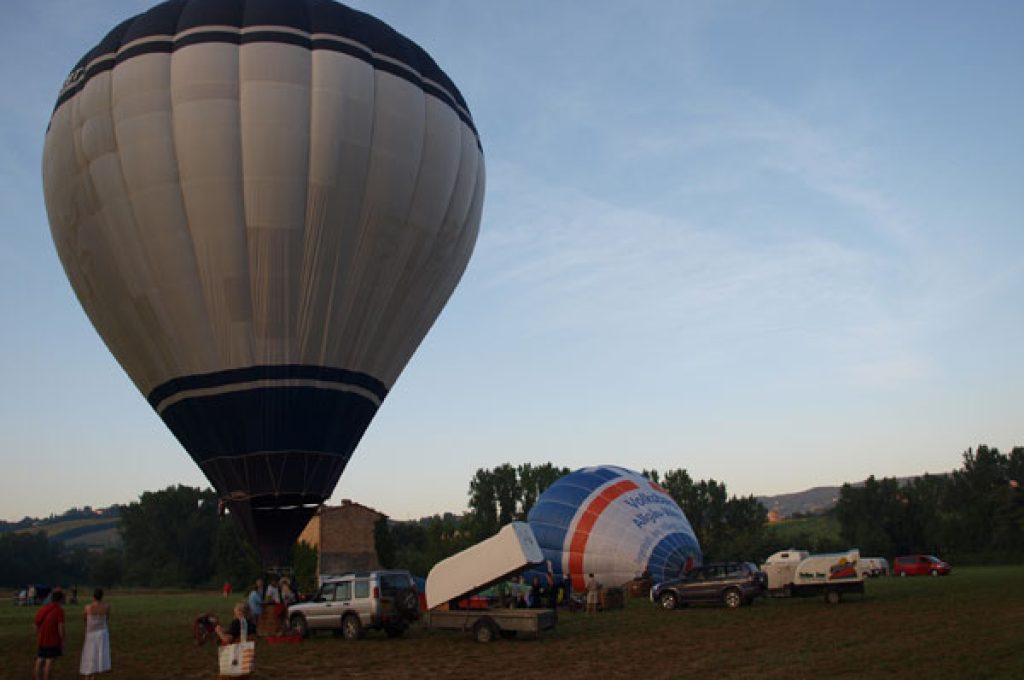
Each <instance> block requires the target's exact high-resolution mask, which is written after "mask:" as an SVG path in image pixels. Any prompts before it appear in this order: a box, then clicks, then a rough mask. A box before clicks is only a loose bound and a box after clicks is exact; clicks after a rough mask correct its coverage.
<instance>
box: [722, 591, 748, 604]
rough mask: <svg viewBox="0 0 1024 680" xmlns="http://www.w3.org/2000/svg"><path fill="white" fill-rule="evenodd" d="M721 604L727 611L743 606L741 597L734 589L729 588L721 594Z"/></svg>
mask: <svg viewBox="0 0 1024 680" xmlns="http://www.w3.org/2000/svg"><path fill="white" fill-rule="evenodd" d="M722 603H723V604H725V606H726V607H728V608H729V609H736V608H738V607H741V606H743V595H741V594H740V591H738V590H736V589H735V588H729V590H727V591H725V592H724V593H722Z"/></svg>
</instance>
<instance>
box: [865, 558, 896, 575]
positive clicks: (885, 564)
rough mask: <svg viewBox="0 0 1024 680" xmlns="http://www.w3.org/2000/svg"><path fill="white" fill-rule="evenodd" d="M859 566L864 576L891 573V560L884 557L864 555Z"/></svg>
mask: <svg viewBox="0 0 1024 680" xmlns="http://www.w3.org/2000/svg"><path fill="white" fill-rule="evenodd" d="M857 568H858V569H859V570H860V572H861V573H862V574H863V575H864V576H870V577H872V578H875V577H878V576H888V575H889V560H887V559H885V558H884V557H862V558H860V562H859V563H858V565H857Z"/></svg>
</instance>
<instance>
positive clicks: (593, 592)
mask: <svg viewBox="0 0 1024 680" xmlns="http://www.w3.org/2000/svg"><path fill="white" fill-rule="evenodd" d="M600 598H601V584H600V583H598V582H597V579H596V578H594V575H593V574H589V575H588V576H587V614H596V613H597V603H598V601H599V600H600Z"/></svg>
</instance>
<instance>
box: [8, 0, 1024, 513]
mask: <svg viewBox="0 0 1024 680" xmlns="http://www.w3.org/2000/svg"><path fill="white" fill-rule="evenodd" d="M151 4H153V3H152V2H150V1H148V0H142V1H136V0H34V1H33V2H25V3H15V4H13V5H12V6H11V7H8V8H7V9H6V11H5V20H4V23H3V25H2V26H0V82H3V83H4V87H3V88H2V89H0V229H2V234H3V238H2V239H0V318H2V319H3V323H2V325H0V377H2V381H0V469H2V473H0V519H7V520H15V519H20V518H21V517H23V516H25V515H29V516H46V515H48V514H50V513H59V512H62V511H63V510H65V509H67V508H70V507H72V506H84V505H91V506H93V507H103V506H106V505H110V504H113V503H127V502H131V501H133V500H137V498H138V496H139V495H140V494H141V493H142V492H143V491H153V490H158V489H163V488H166V487H167V486H170V485H174V484H187V485H191V486H206V485H207V482H206V480H205V478H204V477H203V476H202V473H201V472H200V471H199V469H198V467H196V466H195V464H194V463H193V462H192V460H191V459H190V458H189V457H188V455H187V454H186V453H185V452H184V450H183V449H182V448H181V446H180V445H179V444H178V442H177V440H176V439H175V438H174V437H173V436H172V435H171V434H170V432H169V431H168V430H167V429H166V428H165V427H164V425H163V423H162V422H161V421H160V419H159V418H158V416H157V415H156V414H155V413H154V412H153V411H152V409H151V408H150V407H149V405H148V404H147V403H146V401H145V399H144V398H143V397H142V395H141V394H140V393H139V392H138V390H137V389H136V388H135V387H134V385H133V384H132V382H131V381H130V380H129V379H128V377H127V376H126V375H125V374H124V373H123V372H122V370H121V368H120V367H119V365H118V364H117V362H116V361H114V359H113V358H112V357H111V356H110V354H109V352H108V351H107V349H106V347H105V346H104V345H103V343H102V341H101V340H100V339H99V337H98V335H97V334H96V332H95V331H94V330H93V328H92V326H91V324H90V322H89V321H88V319H87V318H86V316H85V314H84V312H83V311H82V309H81V307H80V306H79V304H78V302H77V300H76V299H75V296H74V294H73V292H72V290H71V287H70V285H69V284H68V282H67V280H66V278H65V276H64V273H63V270H62V268H61V266H60V263H59V261H58V259H57V255H56V251H55V249H54V246H53V242H52V240H51V237H50V233H49V226H48V222H47V217H46V210H45V206H44V203H43V197H42V180H41V172H40V165H41V156H42V147H43V136H44V133H45V129H46V124H47V121H48V119H49V115H50V112H51V110H52V107H53V104H54V101H55V99H56V94H57V91H58V89H59V87H60V85H61V83H62V82H63V80H64V78H65V77H66V75H67V72H68V71H69V70H70V69H71V67H72V66H73V65H74V64H75V62H76V61H77V60H78V59H79V58H80V57H81V55H82V54H84V53H85V52H86V51H87V50H88V49H90V48H91V47H92V46H93V45H94V44H95V43H96V42H98V41H99V39H100V38H101V37H102V36H103V35H104V34H105V33H106V32H107V31H108V30H109V29H110V28H111V27H112V26H114V25H115V24H116V23H118V22H119V21H120V20H122V19H124V18H127V17H128V16H131V15H133V14H136V13H138V12H140V11H143V10H144V9H146V8H147V7H148V6H150V5H151ZM349 4H351V5H352V6H354V7H356V8H358V9H362V10H365V11H368V12H370V13H371V14H374V15H375V16H377V17H379V18H381V19H383V20H384V21H386V22H387V23H389V24H391V25H392V26H393V27H394V28H396V29H397V30H399V31H400V32H402V33H403V34H405V35H406V36H408V37H410V38H412V39H413V40H415V41H416V42H417V43H419V44H420V45H421V46H422V47H424V48H425V49H426V50H427V51H428V52H429V53H430V54H431V55H432V56H433V57H434V59H435V60H436V61H437V63H438V64H439V65H440V66H441V68H442V69H444V70H445V72H446V73H447V74H448V75H449V76H450V77H451V78H452V80H453V81H454V82H455V83H456V85H457V86H458V87H459V89H460V91H461V92H462V94H463V95H464V97H465V99H466V100H467V102H468V104H469V108H470V110H471V111H472V114H473V117H474V120H475V123H476V125H477V128H478V130H479V132H480V136H481V141H482V144H483V149H484V154H485V162H486V165H487V175H488V177H487V182H488V186H487V194H486V198H485V202H484V212H483V219H482V222H481V227H480V237H479V241H478V243H477V246H476V251H475V253H474V255H473V257H472V259H471V260H470V264H469V267H468V269H467V271H466V274H465V276H464V278H463V279H462V282H461V283H460V285H459V287H458V289H457V290H456V292H455V294H454V295H453V296H452V298H451V300H450V301H449V303H448V305H447V307H446V308H445V310H444V311H443V312H442V314H441V316H440V317H439V319H438V321H437V322H436V324H435V325H434V327H433V329H432V330H431V332H430V333H429V334H428V335H427V337H426V339H425V340H424V342H423V344H422V345H421V346H420V348H419V350H418V351H417V352H416V354H415V355H414V356H413V358H412V360H411V361H410V362H409V365H408V366H407V367H406V369H405V371H404V373H403V374H402V375H401V377H400V378H399V379H398V381H397V383H396V384H395V386H394V387H393V389H392V390H391V392H390V393H389V395H388V398H387V399H386V400H385V402H384V403H383V405H382V407H381V409H380V411H379V412H378V414H377V416H376V418H375V420H374V421H373V423H372V424H371V426H370V428H369V430H368V431H367V433H366V435H365V436H364V438H363V440H362V442H361V444H360V445H359V447H358V448H357V450H356V452H355V455H354V456H353V458H352V461H351V462H350V463H349V466H348V469H347V470H346V472H345V474H344V475H343V476H342V479H341V481H340V483H339V484H338V487H337V490H336V491H335V493H334V496H333V497H332V502H334V503H336V502H340V500H341V499H352V500H355V501H357V502H359V503H363V504H365V505H368V506H371V507H374V508H376V509H378V510H380V511H382V512H384V513H386V514H388V515H390V516H391V517H393V518H395V519H407V518H415V517H420V516H424V515H430V514H434V513H439V512H446V511H452V512H460V511H462V510H464V509H465V507H466V502H467V499H468V495H467V494H468V487H469V480H470V479H471V477H472V476H473V474H474V472H475V471H476V470H477V469H478V468H491V467H494V466H496V465H500V464H502V463H505V462H510V463H512V464H514V465H516V464H520V463H528V462H529V463H544V462H549V461H550V462H552V463H555V464H556V465H559V466H566V467H569V468H573V469H575V468H579V467H584V466H589V465H598V464H615V465H621V466H625V467H630V468H633V469H638V470H639V469H644V468H647V469H650V468H656V469H659V470H662V471H665V470H670V469H674V468H685V469H686V470H688V471H689V473H690V475H691V476H692V477H694V478H696V479H709V478H713V479H716V480H719V481H722V482H725V484H726V485H727V487H728V490H729V492H730V493H731V494H739V495H746V494H757V495H761V494H777V493H786V492H793V491H800V490H803V489H806V488H809V487H813V486H821V485H834V484H841V483H843V482H847V481H851V482H852V481H859V480H863V479H865V478H866V477H867V476H869V475H875V476H879V477H880V476H910V475H917V474H922V473H924V472H933V473H935V472H946V471H949V470H952V469H955V468H957V467H958V466H959V465H960V463H961V455H962V453H963V451H965V450H966V449H967V448H968V447H972V446H977V445H978V444H988V445H989V446H995V447H998V448H1000V449H1001V450H1004V451H1006V450H1009V449H1010V448H1012V447H1013V446H1020V445H1024V394H1022V391H1021V385H1024V361H1022V358H1024V349H1022V348H1024V342H1022V340H1021V339H1022V338H1024V308H1022V298H1024V296H1022V292H1024V88H1022V87H1021V75H1020V69H1021V65H1022V64H1024V41H1022V40H1021V39H1020V36H1021V35H1022V34H1024V4H1022V3H1019V2H1014V1H1012V0H993V1H992V2H985V3H967V2H923V1H920V2H903V3H891V2H856V3H854V2H846V3H840V2H829V3H812V2H799V1H796V0H791V1H785V2H773V1H770V0H765V1H759V2H755V1H749V2H730V1H728V0H725V1H723V0H714V1H707V2H692V1H679V0H666V1H663V2H662V1H653V0H652V1H648V2H643V3H622V2H605V1H603V0H601V1H598V0H587V2H580V1H576V2H573V1H569V0H566V1H564V2H550V0H543V1H542V0H537V1H532V0H517V2H497V1H496V0H495V1H491V0H487V1H481V0H447V1H445V0H437V1H429V2H424V1H423V0H390V1H387V2H384V1H377V2H373V1H370V0H365V1H360V2H351V3H349Z"/></svg>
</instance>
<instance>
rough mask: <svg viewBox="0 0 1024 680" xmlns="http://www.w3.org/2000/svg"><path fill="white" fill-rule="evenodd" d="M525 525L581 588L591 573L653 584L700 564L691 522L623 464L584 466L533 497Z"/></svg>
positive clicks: (614, 582)
mask: <svg viewBox="0 0 1024 680" xmlns="http://www.w3.org/2000/svg"><path fill="white" fill-rule="evenodd" d="M528 520H529V522H530V527H531V528H532V529H533V533H534V534H535V535H536V536H537V543H539V544H540V547H541V550H542V551H543V552H544V557H545V558H546V559H548V560H550V561H551V566H552V569H553V571H554V572H555V575H556V576H562V577H568V578H571V579H572V586H573V588H574V589H575V590H582V589H583V588H584V584H585V581H586V576H587V575H588V574H591V573H592V574H594V576H595V578H596V579H597V580H598V581H599V582H601V583H603V584H604V585H606V586H619V585H622V584H624V583H626V582H628V581H630V580H632V579H633V578H636V577H637V576H640V575H642V574H644V573H645V572H646V573H647V574H649V575H650V577H651V578H652V579H653V580H654V581H655V582H660V581H663V580H665V579H667V578H673V577H675V576H678V575H679V574H680V573H682V572H683V571H684V570H687V569H689V568H690V567H692V566H695V565H698V564H700V562H701V552H700V546H699V545H698V544H697V538H696V536H695V535H694V533H693V528H692V527H691V526H690V522H689V521H688V520H687V519H686V515H684V514H683V511H682V510H681V509H680V508H679V506H678V505H677V504H676V502H675V501H674V500H672V497H671V496H669V495H668V493H667V492H666V491H665V490H664V489H663V488H662V487H660V486H659V485H658V484H655V483H654V482H652V481H650V480H648V479H646V478H645V477H643V476H642V475H640V474H639V473H637V472H633V471H631V470H626V469H624V468H620V467H613V466H601V467H591V468H582V469H580V470H576V471H575V472H573V473H571V474H569V475H566V476H565V477H562V478H561V479H559V480H558V481H557V482H555V483H554V484H552V485H551V486H550V487H548V489H547V490H546V491H545V492H544V493H542V494H541V496H540V498H538V499H537V503H536V504H535V505H534V506H533V508H532V509H531V510H530V513H529V517H528Z"/></svg>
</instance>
